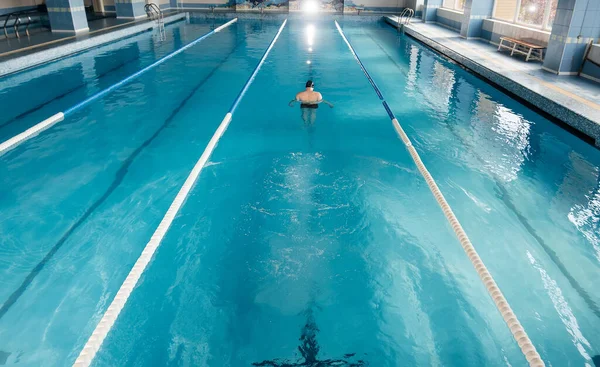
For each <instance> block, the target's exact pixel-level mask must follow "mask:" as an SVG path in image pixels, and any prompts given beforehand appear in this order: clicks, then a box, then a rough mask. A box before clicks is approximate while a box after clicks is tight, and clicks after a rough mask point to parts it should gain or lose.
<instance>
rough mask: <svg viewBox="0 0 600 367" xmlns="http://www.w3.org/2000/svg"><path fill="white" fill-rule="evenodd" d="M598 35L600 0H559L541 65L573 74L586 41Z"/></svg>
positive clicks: (599, 30)
mask: <svg viewBox="0 0 600 367" xmlns="http://www.w3.org/2000/svg"><path fill="white" fill-rule="evenodd" d="M599 38H600V1H599V0H589V1H587V2H586V1H582V0H559V1H558V5H557V10H556V18H555V20H554V24H553V25H552V34H551V36H550V43H549V44H548V52H547V55H548V56H547V57H546V59H545V60H544V69H546V70H548V71H552V72H555V73H559V74H576V73H577V71H578V70H579V67H580V66H581V62H582V60H583V54H584V52H585V48H586V45H587V43H588V42H589V41H590V40H593V41H594V42H595V43H598V41H599Z"/></svg>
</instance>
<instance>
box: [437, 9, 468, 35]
mask: <svg viewBox="0 0 600 367" xmlns="http://www.w3.org/2000/svg"><path fill="white" fill-rule="evenodd" d="M462 17H463V13H459V12H457V11H453V10H450V9H445V8H439V9H438V10H437V18H436V21H437V23H439V24H440V25H443V26H444V27H446V28H450V29H453V30H455V31H460V26H461V24H462Z"/></svg>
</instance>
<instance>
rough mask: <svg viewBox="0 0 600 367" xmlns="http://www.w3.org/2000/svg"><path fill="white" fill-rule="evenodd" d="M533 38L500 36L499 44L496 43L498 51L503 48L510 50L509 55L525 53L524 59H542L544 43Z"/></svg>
mask: <svg viewBox="0 0 600 367" xmlns="http://www.w3.org/2000/svg"><path fill="white" fill-rule="evenodd" d="M504 42H506V43H508V44H507V45H505V44H504ZM535 42H536V41H535V40H530V39H516V38H512V37H500V44H499V45H498V51H501V50H503V49H509V50H510V56H512V55H514V54H515V53H517V54H519V55H525V61H529V60H539V61H544V50H545V49H546V46H545V45H540V44H537V43H535Z"/></svg>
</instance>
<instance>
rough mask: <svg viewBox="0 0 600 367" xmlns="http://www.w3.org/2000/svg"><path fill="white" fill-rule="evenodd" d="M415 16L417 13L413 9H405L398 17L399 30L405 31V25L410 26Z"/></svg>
mask: <svg viewBox="0 0 600 367" xmlns="http://www.w3.org/2000/svg"><path fill="white" fill-rule="evenodd" d="M414 16H415V11H414V10H413V9H411V8H404V10H402V13H400V15H399V16H398V18H397V20H398V25H397V28H398V29H403V28H404V25H407V24H410V20H411V19H412V18H413V17H414Z"/></svg>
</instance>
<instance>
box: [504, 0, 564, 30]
mask: <svg viewBox="0 0 600 367" xmlns="http://www.w3.org/2000/svg"><path fill="white" fill-rule="evenodd" d="M557 3H558V0H496V2H495V4H494V18H496V19H500V20H505V21H508V22H513V23H518V24H523V25H526V26H529V27H534V28H542V29H545V30H550V29H551V28H552V23H553V22H554V17H555V15H556V5H557Z"/></svg>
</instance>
